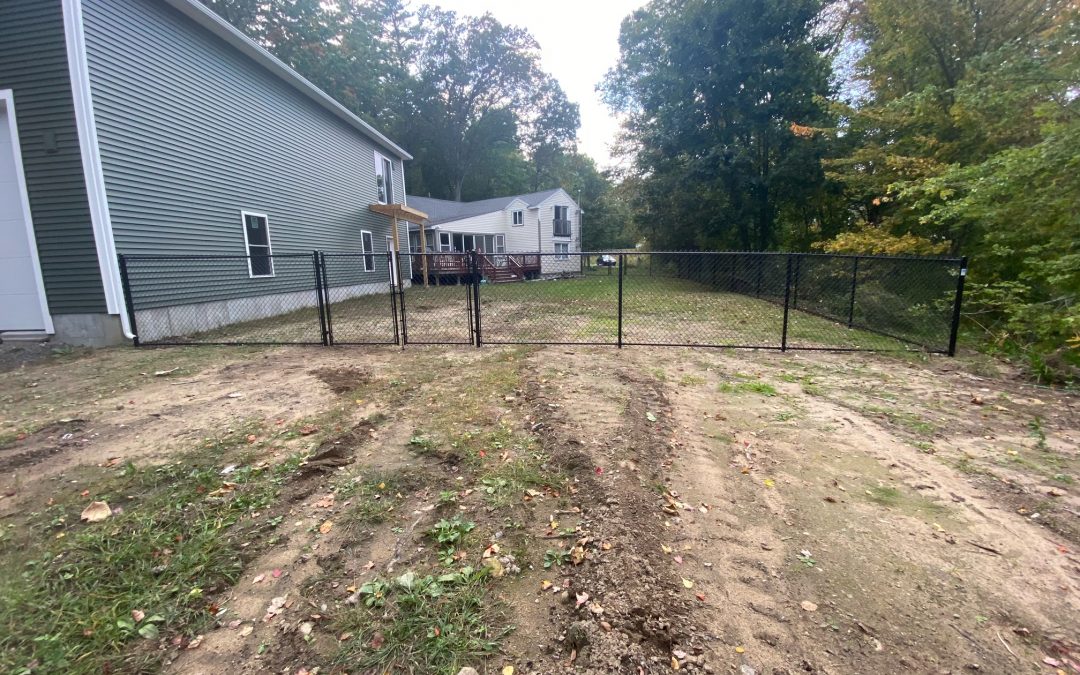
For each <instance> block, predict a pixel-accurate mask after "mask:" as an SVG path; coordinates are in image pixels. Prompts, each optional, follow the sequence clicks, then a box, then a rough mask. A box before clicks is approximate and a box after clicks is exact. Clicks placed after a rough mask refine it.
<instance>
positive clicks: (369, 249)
mask: <svg viewBox="0 0 1080 675" xmlns="http://www.w3.org/2000/svg"><path fill="white" fill-rule="evenodd" d="M360 248H362V249H363V253H364V271H365V272H371V271H372V270H374V269H375V244H374V242H373V241H372V239H371V233H370V232H368V231H367V230H360Z"/></svg>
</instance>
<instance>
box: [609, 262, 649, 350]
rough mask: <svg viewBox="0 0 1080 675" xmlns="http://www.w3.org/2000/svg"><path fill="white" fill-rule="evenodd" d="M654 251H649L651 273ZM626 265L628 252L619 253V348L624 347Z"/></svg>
mask: <svg viewBox="0 0 1080 675" xmlns="http://www.w3.org/2000/svg"><path fill="white" fill-rule="evenodd" d="M653 255H655V254H654V253H649V254H648V256H649V273H650V274H652V261H653ZM624 267H626V254H625V253H620V254H619V319H618V337H617V339H616V344H617V345H618V347H619V349H622V337H623V335H622V314H623V268H624Z"/></svg>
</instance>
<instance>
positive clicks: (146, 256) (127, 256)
mask: <svg viewBox="0 0 1080 675" xmlns="http://www.w3.org/2000/svg"><path fill="white" fill-rule="evenodd" d="M313 253H314V252H311V253H273V254H270V255H256V256H250V255H211V254H207V255H201V254H195V253H177V254H152V253H121V254H120V257H121V258H123V259H124V260H128V261H131V260H156V261H163V262H167V261H170V260H250V259H252V258H297V259H299V258H303V259H305V260H308V261H310V260H311V256H312V254H313ZM368 255H370V254H368Z"/></svg>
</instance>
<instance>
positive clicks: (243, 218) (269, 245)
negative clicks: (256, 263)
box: [240, 209, 275, 279]
mask: <svg viewBox="0 0 1080 675" xmlns="http://www.w3.org/2000/svg"><path fill="white" fill-rule="evenodd" d="M248 216H254V217H255V218H262V220H263V225H264V226H265V227H266V257H267V258H269V259H270V274H255V273H254V272H253V271H252V269H251V244H249V243H248V234H247V219H248ZM240 225H241V227H243V228H244V255H245V256H246V257H247V266H248V278H249V279H270V278H273V277H274V275H275V270H274V243H273V242H272V241H271V240H270V217H269V216H267V215H266V214H265V213H260V212H258V211H245V210H243V209H241V211H240ZM261 245H262V244H256V246H261Z"/></svg>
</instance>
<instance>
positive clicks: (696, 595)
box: [694, 593, 705, 602]
mask: <svg viewBox="0 0 1080 675" xmlns="http://www.w3.org/2000/svg"><path fill="white" fill-rule="evenodd" d="M694 597H696V598H697V599H698V600H700V601H702V602H705V594H704V593H695V594H694Z"/></svg>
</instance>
